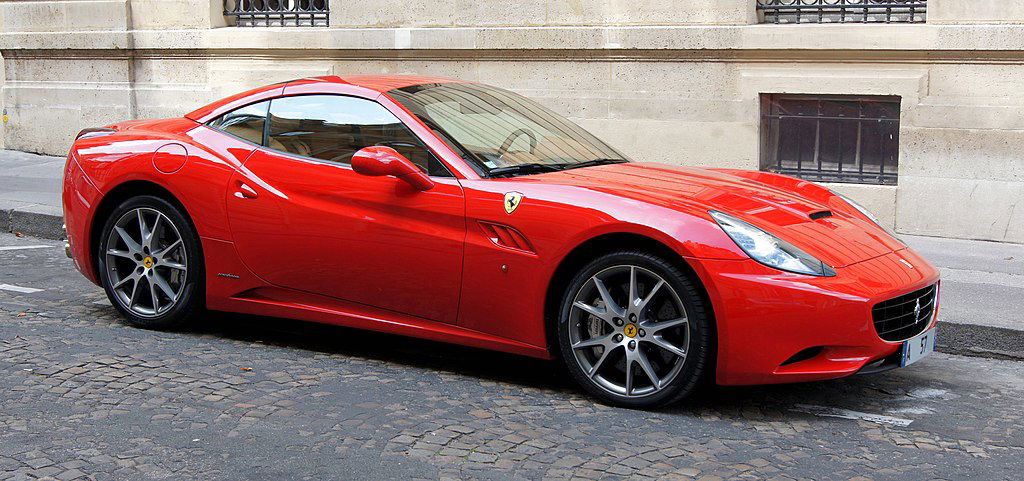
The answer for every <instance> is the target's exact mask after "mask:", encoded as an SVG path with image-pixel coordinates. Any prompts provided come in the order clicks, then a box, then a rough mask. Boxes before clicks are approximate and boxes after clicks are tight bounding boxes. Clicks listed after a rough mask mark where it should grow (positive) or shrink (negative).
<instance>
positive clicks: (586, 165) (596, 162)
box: [561, 159, 629, 170]
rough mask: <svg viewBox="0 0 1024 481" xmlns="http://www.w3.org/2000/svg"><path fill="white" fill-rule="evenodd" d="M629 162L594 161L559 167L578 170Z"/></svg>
mask: <svg viewBox="0 0 1024 481" xmlns="http://www.w3.org/2000/svg"><path fill="white" fill-rule="evenodd" d="M626 162H629V161H628V160H626V159H594V160H588V161H586V162H578V163H575V164H564V165H562V166H561V170H569V169H578V168H580V167H593V166H595V165H608V164H624V163H626Z"/></svg>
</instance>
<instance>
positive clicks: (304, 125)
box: [267, 95, 451, 177]
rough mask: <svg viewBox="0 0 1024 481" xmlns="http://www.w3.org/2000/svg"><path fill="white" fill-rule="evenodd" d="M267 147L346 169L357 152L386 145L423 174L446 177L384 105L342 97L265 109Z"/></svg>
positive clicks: (301, 99) (291, 100) (282, 101)
mask: <svg viewBox="0 0 1024 481" xmlns="http://www.w3.org/2000/svg"><path fill="white" fill-rule="evenodd" d="M269 118H270V136H269V138H268V139H267V147H270V148H272V149H274V150H280V151H283V152H289V153H292V154H296V155H301V156H304V157H312V158H314V159H320V160H326V161H329V162H338V163H342V164H348V163H350V162H351V161H352V155H353V154H355V153H356V151H358V150H359V149H361V148H363V147H369V146H373V145H386V146H388V147H392V148H394V149H395V150H397V151H398V152H399V153H401V154H402V155H404V156H405V157H406V158H408V159H409V160H411V161H412V162H413V163H415V164H416V165H417V166H419V168H420V169H423V171H424V172H426V173H427V174H428V175H433V176H439V177H450V176H451V174H450V173H449V172H448V170H447V169H446V168H445V167H444V165H442V164H441V163H440V162H439V161H438V160H437V159H436V158H435V157H434V155H433V154H432V153H431V152H430V150H428V149H427V148H426V147H425V146H424V145H423V143H422V142H420V140H419V139H418V138H416V136H415V135H413V134H412V132H410V131H409V129H408V128H407V127H406V126H405V125H403V124H402V122H401V121H400V120H398V118H397V117H395V116H394V115H392V114H391V112H389V111H388V110H387V109H385V108H384V106H382V105H380V104H378V103H376V102H374V101H371V100H366V99H361V98H356V97H346V96H342V95H299V96H295V97H282V98H277V99H274V100H273V102H272V103H271V105H270V115H269Z"/></svg>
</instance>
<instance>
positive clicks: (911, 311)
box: [871, 285, 937, 342]
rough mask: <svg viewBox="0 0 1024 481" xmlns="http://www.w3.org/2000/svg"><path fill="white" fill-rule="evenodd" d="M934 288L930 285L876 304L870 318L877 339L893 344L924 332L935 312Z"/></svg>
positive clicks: (934, 286)
mask: <svg viewBox="0 0 1024 481" xmlns="http://www.w3.org/2000/svg"><path fill="white" fill-rule="evenodd" d="M936 287H937V286H936V285H931V286H928V287H925V288H924V289H919V290H916V291H914V292H911V293H910V294H904V295H902V296H899V297H895V298H892V299H889V300H888V301H884V302H879V303H878V304H876V305H875V307H874V308H873V309H871V316H872V317H873V318H874V321H875V331H876V332H878V337H881V338H882V339H884V340H886V341H894V342H895V341H903V340H906V339H910V338H911V337H914V336H916V335H918V334H920V333H922V332H924V330H925V329H927V328H928V324H930V323H931V320H932V314H933V313H934V312H935V290H936Z"/></svg>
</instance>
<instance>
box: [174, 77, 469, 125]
mask: <svg viewBox="0 0 1024 481" xmlns="http://www.w3.org/2000/svg"><path fill="white" fill-rule="evenodd" d="M317 83H329V84H341V85H351V86H354V87H360V88H364V89H367V90H371V91H374V92H379V93H385V92H387V91H389V90H394V89H400V88H405V87H409V86H412V85H422V84H433V83H465V81H463V80H456V79H450V78H444V77H432V76H424V75H345V76H339V75H327V76H321V77H307V78H301V79H296V80H289V81H286V82H279V83H276V84H271V85H265V86H263V87H257V88H255V89H252V90H249V91H246V92H241V93H238V94H235V95H232V96H230V97H225V98H223V99H220V100H217V101H214V102H212V103H210V104H207V105H204V106H202V107H199V108H198V109H196V110H193V111H192V112H189V113H187V114H185V117H186V118H188V119H192V120H195V121H197V122H205V121H207V120H209V119H210V118H212V117H215V116H216V115H219V114H220V113H223V112H226V111H230V110H233V109H235V108H237V107H241V106H243V105H247V104H249V103H252V102H258V101H260V100H264V99H267V98H272V97H277V96H280V95H282V94H283V93H284V89H285V87H298V86H312V85H314V84H317Z"/></svg>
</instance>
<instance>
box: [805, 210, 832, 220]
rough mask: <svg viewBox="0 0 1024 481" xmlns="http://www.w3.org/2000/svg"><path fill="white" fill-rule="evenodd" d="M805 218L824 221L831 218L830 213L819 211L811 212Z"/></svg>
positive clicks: (828, 211)
mask: <svg viewBox="0 0 1024 481" xmlns="http://www.w3.org/2000/svg"><path fill="white" fill-rule="evenodd" d="M807 217H810V218H811V220H818V219H824V218H826V217H832V211H830V210H819V211H818V212H811V213H810V214H809V215H808V216H807Z"/></svg>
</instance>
